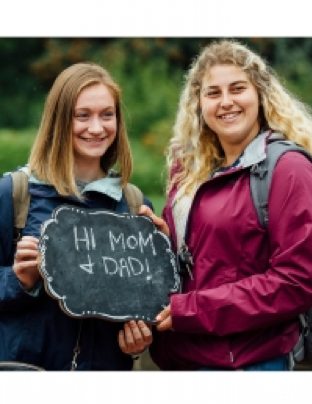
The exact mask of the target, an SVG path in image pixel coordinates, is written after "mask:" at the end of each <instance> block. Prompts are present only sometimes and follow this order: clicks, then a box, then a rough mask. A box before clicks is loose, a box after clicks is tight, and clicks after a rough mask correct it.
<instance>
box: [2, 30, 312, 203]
mask: <svg viewBox="0 0 312 404" xmlns="http://www.w3.org/2000/svg"><path fill="white" fill-rule="evenodd" d="M213 39H215V38H211V37H208V38H0V50H1V52H0V61H1V74H0V89H1V90H0V91H1V97H0V128H3V130H2V131H0V147H1V153H0V174H1V173H3V172H5V171H8V170H11V169H13V168H14V167H16V166H18V165H23V164H24V163H25V162H26V161H27V157H28V153H29V149H30V147H31V143H32V139H33V136H34V134H35V133H36V130H37V128H38V126H39V122H40V117H41V113H42V109H43V104H44V100H45V97H46V96H47V93H48V91H49V89H50V87H51V85H52V83H53V81H54V80H55V78H56V76H57V75H58V74H59V73H60V72H61V71H62V70H63V69H64V68H66V67H67V66H69V65H71V64H73V63H76V62H81V61H93V62H96V63H99V64H101V65H102V66H104V67H105V68H107V70H108V71H109V72H110V73H111V74H112V76H113V77H114V78H115V80H116V81H117V82H118V83H119V84H120V86H121V88H122V91H123V108H124V114H125V119H126V123H127V128H128V133H129V136H130V140H131V144H132V149H133V155H134V165H135V170H134V174H133V177H132V181H133V182H134V183H136V184H137V185H139V186H140V187H141V188H142V189H143V191H144V192H145V193H147V194H148V195H161V194H163V192H164V179H165V171H164V166H165V160H164V148H165V147H166V145H167V142H168V139H169V138H170V136H171V130H172V126H173V123H174V119H175V114H176V110H177V104H178V99H179V94H180V90H181V87H182V83H183V78H184V74H185V72H186V70H187V68H188V67H189V65H190V63H191V61H192V59H193V58H194V57H195V56H196V55H197V54H198V52H199V51H200V49H201V48H202V47H203V46H205V45H207V44H208V43H209V42H211V41H212V40H213ZM238 39H239V40H240V41H241V42H243V43H245V44H247V45H249V46H250V47H251V48H253V49H254V50H256V51H257V52H259V53H260V54H261V55H262V56H263V57H264V58H265V59H266V60H267V61H268V62H269V63H270V64H271V65H272V67H274V68H275V70H276V71H277V72H278V74H279V76H280V77H281V78H282V79H283V80H284V83H285V85H286V86H287V87H288V88H289V89H290V90H291V91H293V92H294V93H295V94H297V95H298V97H299V98H300V99H301V100H302V101H304V102H307V103H309V104H310V105H312V91H311V80H310V74H311V71H312V65H311V64H312V62H311V60H312V38H238ZM159 205H160V203H159ZM157 209H158V207H157Z"/></svg>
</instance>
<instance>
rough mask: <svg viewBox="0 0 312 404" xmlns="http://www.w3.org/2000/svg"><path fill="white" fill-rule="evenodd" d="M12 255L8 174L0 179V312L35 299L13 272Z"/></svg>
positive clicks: (10, 198)
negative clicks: (24, 288)
mask: <svg viewBox="0 0 312 404" xmlns="http://www.w3.org/2000/svg"><path fill="white" fill-rule="evenodd" d="M13 255H14V250H13V203H12V180H11V176H9V175H8V176H5V177H3V178H1V179H0V312H5V311H11V310H19V309H20V308H24V307H25V306H26V305H27V304H30V303H31V302H33V300H34V299H35V297H34V295H31V294H28V293H26V292H25V291H24V290H23V288H22V287H21V285H20V283H19V281H18V278H17V277H16V275H15V273H14V272H13V269H12V262H13Z"/></svg>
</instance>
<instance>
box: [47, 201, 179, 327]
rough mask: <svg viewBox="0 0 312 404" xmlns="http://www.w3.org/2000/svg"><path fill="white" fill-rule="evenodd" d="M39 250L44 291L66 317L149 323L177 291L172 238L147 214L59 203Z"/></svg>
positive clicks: (177, 280)
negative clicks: (89, 208)
mask: <svg viewBox="0 0 312 404" xmlns="http://www.w3.org/2000/svg"><path fill="white" fill-rule="evenodd" d="M39 250H40V252H41V265H40V271H41V273H42V276H43V278H44V283H45V287H46V290H47V292H48V293H49V294H50V295H51V296H52V297H54V298H56V299H58V300H59V302H60V306H61V308H62V309H63V310H64V311H65V313H66V314H68V315H70V316H75V317H103V318H106V319H110V320H115V321H128V320H131V319H134V320H139V319H141V320H143V321H145V322H151V323H153V322H155V317H156V315H157V314H158V313H159V312H160V311H161V310H162V309H163V307H164V306H166V305H167V304H168V303H169V293H171V292H177V291H178V289H179V276H178V273H177V265H176V258H175V255H174V254H173V252H172V250H171V248H170V241H169V239H168V237H167V236H166V235H164V234H163V233H162V232H160V231H159V230H158V229H157V228H156V226H155V225H154V224H153V222H152V220H151V219H150V218H149V217H146V216H138V215H129V214H124V215H122V214H116V213H114V212H110V211H105V210H87V209H79V208H76V207H73V206H67V205H63V206H61V207H59V208H57V209H56V210H55V211H54V212H53V214H52V219H50V220H48V221H47V222H45V224H44V226H43V229H42V235H41V239H40V243H39Z"/></svg>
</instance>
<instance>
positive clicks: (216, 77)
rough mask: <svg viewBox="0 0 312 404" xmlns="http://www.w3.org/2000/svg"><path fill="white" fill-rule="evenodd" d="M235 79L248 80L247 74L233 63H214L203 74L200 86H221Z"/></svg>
mask: <svg viewBox="0 0 312 404" xmlns="http://www.w3.org/2000/svg"><path fill="white" fill-rule="evenodd" d="M236 81H248V82H250V80H249V78H248V76H247V74H246V73H245V72H244V71H243V70H242V69H241V68H240V67H238V66H235V65H214V66H212V67H211V68H210V69H209V70H207V71H206V72H205V74H204V76H203V80H202V86H203V87H206V86H218V87H219V86H223V85H229V84H231V83H232V82H236Z"/></svg>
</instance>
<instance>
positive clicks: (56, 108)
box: [28, 63, 132, 198]
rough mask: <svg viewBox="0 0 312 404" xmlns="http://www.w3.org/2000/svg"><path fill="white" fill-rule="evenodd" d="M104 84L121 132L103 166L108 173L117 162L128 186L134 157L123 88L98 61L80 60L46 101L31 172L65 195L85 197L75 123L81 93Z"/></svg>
mask: <svg viewBox="0 0 312 404" xmlns="http://www.w3.org/2000/svg"><path fill="white" fill-rule="evenodd" d="M98 83H102V84H103V85H105V86H106V87H107V88H108V90H109V91H110V92H111V94H112V96H113V98H114V100H115V104H116V117H117V134H116V138H115V140H114V142H113V143H112V145H111V146H110V147H109V148H108V149H107V151H106V152H105V154H104V155H103V156H102V157H101V168H102V170H103V171H104V172H105V173H107V172H108V170H109V169H110V168H111V167H113V166H114V165H115V164H117V166H118V169H119V170H118V171H119V175H120V176H121V186H122V187H124V186H125V185H126V184H127V182H128V180H129V178H130V176H131V173H132V156H131V149H130V144H129V139H128V135H127V132H126V127H125V121H124V118H123V114H122V110H121V90H120V87H119V86H118V85H117V83H116V82H115V81H114V80H113V79H112V77H111V76H110V74H109V73H108V72H107V71H106V70H105V69H103V68H102V67H101V66H99V65H97V64H94V63H77V64H74V65H72V66H70V67H68V68H67V69H65V70H63V71H62V72H61V73H60V74H59V76H58V77H57V78H56V80H55V82H54V84H53V86H52V88H51V90H50V92H49V94H48V97H47V100H46V102H45V106H44V111H43V115H42V119H41V124H40V127H39V130H38V133H37V136H36V139H35V141H34V144H33V147H32V149H31V153H30V157H29V161H28V167H29V173H32V174H35V175H36V177H37V178H38V179H39V180H42V181H45V182H47V183H48V184H50V185H53V186H54V187H55V188H56V190H57V191H58V193H59V194H60V195H63V196H69V195H76V196H77V197H78V198H81V195H80V192H79V191H78V188H77V186H76V183H75V176H74V152H73V144H72V122H73V115H74V109H75V104H76V100H77V97H78V95H79V94H80V92H81V91H82V90H83V89H84V88H86V87H89V86H92V85H95V84H98Z"/></svg>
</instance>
